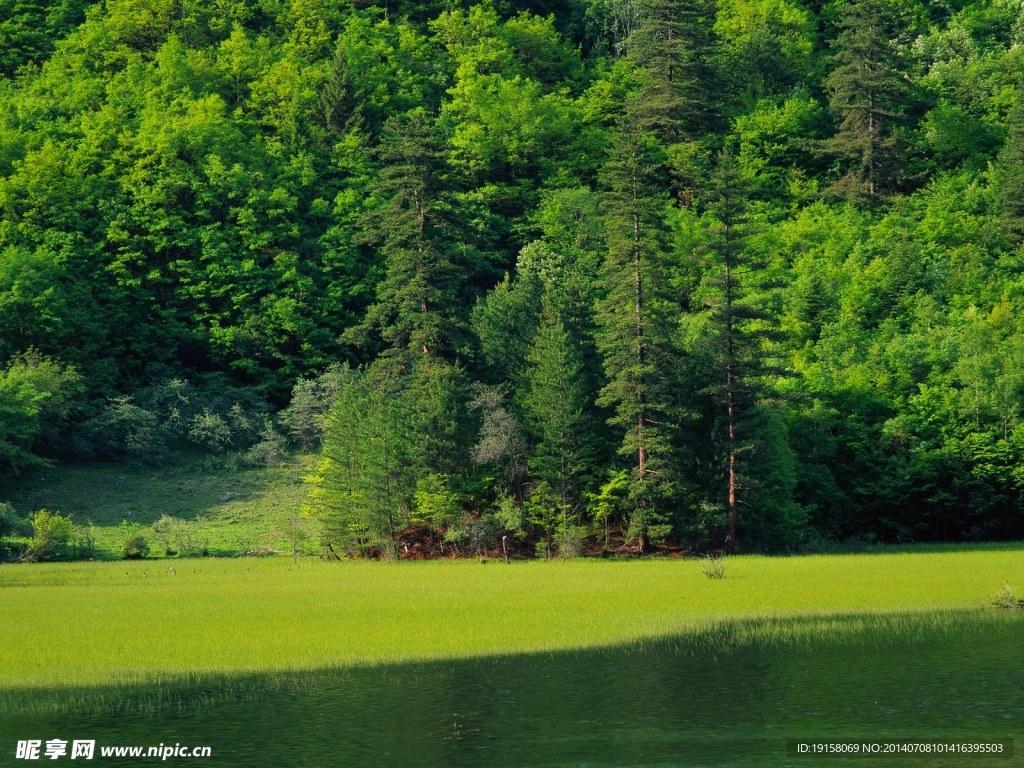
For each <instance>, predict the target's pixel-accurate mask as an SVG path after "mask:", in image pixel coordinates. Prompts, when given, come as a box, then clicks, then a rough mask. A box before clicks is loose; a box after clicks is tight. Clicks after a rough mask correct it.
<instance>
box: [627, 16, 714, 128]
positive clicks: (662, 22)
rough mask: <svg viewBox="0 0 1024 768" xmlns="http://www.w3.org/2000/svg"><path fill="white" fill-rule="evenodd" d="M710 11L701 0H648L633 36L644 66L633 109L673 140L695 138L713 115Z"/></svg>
mask: <svg viewBox="0 0 1024 768" xmlns="http://www.w3.org/2000/svg"><path fill="white" fill-rule="evenodd" d="M709 16H710V11H709V9H707V8H705V7H704V6H702V4H701V3H700V0H647V1H646V2H645V3H644V17H643V18H644V21H643V23H642V24H641V25H640V26H639V28H638V29H637V30H636V31H635V32H633V34H632V35H631V36H630V38H629V41H628V55H629V58H631V59H633V60H635V61H636V62H637V63H638V64H639V65H640V67H641V70H642V71H643V81H642V85H641V86H640V88H639V90H638V91H637V92H636V93H635V94H634V95H633V97H632V99H631V101H630V103H629V105H628V108H629V111H630V113H631V115H632V117H633V119H634V120H635V121H636V123H637V125H638V126H639V127H640V128H641V129H643V130H646V131H650V132H652V133H654V134H655V135H657V136H658V138H660V139H661V140H662V141H665V142H667V143H675V142H679V141H682V140H684V139H687V138H692V137H694V136H696V135H697V134H698V133H700V132H701V131H702V130H706V129H707V128H708V127H709V126H710V123H711V121H712V114H711V109H712V104H713V103H714V102H713V100H712V99H711V98H710V94H711V91H712V89H713V72H712V70H711V67H710V64H709V61H710V54H711V31H710V28H709V23H708V17H709Z"/></svg>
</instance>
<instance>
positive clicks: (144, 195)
mask: <svg viewBox="0 0 1024 768" xmlns="http://www.w3.org/2000/svg"><path fill="white" fill-rule="evenodd" d="M1022 43H1024V3H1022V2H1021V0H970V1H967V0H832V1H831V2H824V1H823V0H717V2H715V1H714V0H570V1H569V2H565V3H552V2H546V0H534V1H533V2H526V1H524V2H519V1H518V0H490V1H488V0H481V1H480V2H459V1H458V0H453V1H452V2H445V3H431V2H426V1H425V0H396V1H389V2H376V3H371V2H365V0H203V2H200V1H199V0H96V1H90V0H59V2H47V1H46V0H0V502H3V501H4V498H3V497H4V493H3V478H4V477H5V476H6V477H8V478H10V477H13V476H14V475H16V474H19V473H26V472H32V471H36V468H38V467H41V466H46V465H47V464H48V463H52V462H88V461H125V462H133V463H141V464H145V465H150V466H155V467H159V466H163V465H166V464H168V463H173V462H176V461H182V460H183V459H182V457H186V456H194V455H197V454H201V455H205V456H212V457H215V458H216V457H220V458H221V459H223V460H225V461H226V460H227V459H228V457H235V458H238V457H241V460H244V461H247V462H252V463H256V464H260V463H263V464H264V465H271V464H273V463H275V462H279V461H281V460H282V456H285V455H287V454H288V452H289V451H304V452H315V453H317V454H318V456H319V459H318V463H317V465H316V470H315V472H314V473H313V477H311V478H310V481H311V483H312V491H311V494H310V496H309V501H308V502H307V505H306V509H305V513H306V514H307V515H309V516H310V517H311V518H313V519H314V520H315V521H316V524H317V528H318V535H319V541H320V544H321V546H322V547H323V548H324V550H325V551H326V552H329V553H332V554H334V555H337V556H346V555H348V556H360V555H367V554H369V555H375V556H376V555H380V556H393V555H395V554H397V553H398V552H399V548H400V546H401V541H402V540H403V538H402V537H403V532H408V531H410V530H416V531H421V532H423V536H424V537H426V539H427V540H429V541H430V542H432V543H433V545H434V546H436V547H437V551H438V552H439V553H448V552H450V553H459V552H462V553H465V552H469V551H478V550H485V549H489V548H493V547H495V546H499V542H507V543H509V546H512V545H513V544H514V545H515V546H516V547H517V548H519V549H520V550H522V549H523V548H524V547H525V548H526V549H527V550H528V551H529V552H531V553H533V554H536V555H538V556H541V557H553V556H562V557H569V556H575V555H578V554H580V553H582V552H584V551H585V550H586V551H590V550H591V549H593V546H592V545H593V544H594V543H595V542H596V544H597V545H599V546H601V547H604V548H605V549H606V550H608V549H614V548H618V550H619V551H632V552H637V553H646V552H651V551H655V550H657V549H658V548H660V547H667V546H671V547H678V548H682V549H684V550H689V551H709V550H715V551H717V550H724V551H729V552H732V551H746V552H750V551H767V552H773V551H815V550H816V549H817V548H821V547H823V546H826V545H828V544H829V543H834V542H847V541H860V542H905V541H981V540H1000V539H1003V540H1005V539H1020V538H1024V495H1022V490H1024V424H1022V417H1024V327H1022V321H1021V320H1020V318H1022V317H1024V58H1022V57H1024V46H1022ZM4 509H5V505H3V504H0V536H3V535H4V534H5V533H6V532H7V530H13V528H14V527H16V526H17V524H18V521H17V520H16V519H15V517H16V515H14V513H13V511H12V510H11V508H10V507H6V510H7V511H6V512H5V511H4ZM5 526H6V528H7V530H5Z"/></svg>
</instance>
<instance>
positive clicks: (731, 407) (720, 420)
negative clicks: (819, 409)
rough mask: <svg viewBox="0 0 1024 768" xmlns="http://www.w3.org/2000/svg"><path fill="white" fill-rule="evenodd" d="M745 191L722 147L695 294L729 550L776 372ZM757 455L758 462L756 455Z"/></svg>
mask: <svg viewBox="0 0 1024 768" xmlns="http://www.w3.org/2000/svg"><path fill="white" fill-rule="evenodd" d="M750 192H751V189H750V185H749V184H748V183H747V181H746V180H745V179H743V178H742V177H741V175H740V173H739V168H738V164H737V163H736V161H735V160H734V159H733V158H732V157H731V156H730V155H728V154H727V153H723V154H722V155H721V156H720V157H719V162H718V165H717V167H716V169H715V172H714V175H713V177H712V180H711V187H710V189H709V191H708V195H707V208H708V211H707V212H708V214H709V215H710V217H711V219H712V222H713V224H712V231H711V236H710V239H709V241H708V242H707V243H706V244H705V245H704V246H703V248H702V249H701V250H702V252H703V257H704V259H705V265H704V268H705V274H704V279H703V281H702V286H701V293H702V294H703V303H704V306H705V308H706V312H707V320H708V323H707V331H706V335H705V336H704V338H703V339H702V342H701V344H702V346H703V347H704V349H705V352H706V353H707V355H708V359H709V363H710V370H711V372H712V374H711V375H712V376H713V381H712V383H711V385H710V386H709V387H708V388H707V390H706V392H707V394H709V395H711V397H712V399H713V401H714V402H715V407H716V411H717V418H716V423H717V425H718V426H717V429H720V430H721V435H722V439H721V443H722V444H723V451H722V452H723V454H724V464H725V472H724V474H725V480H726V482H725V486H726V487H725V509H726V516H727V533H726V538H725V548H726V549H727V550H728V551H730V552H731V551H734V550H735V548H736V539H737V527H738V523H739V517H740V507H741V506H743V505H744V503H745V502H746V501H749V496H750V495H751V494H752V493H753V486H754V484H755V483H756V480H755V479H754V478H752V477H751V475H750V473H748V472H746V471H745V469H746V465H748V464H749V458H750V455H751V452H752V451H753V450H754V449H755V446H756V444H757V439H758V437H757V432H758V426H757V425H758V424H759V423H761V422H762V421H764V419H761V418H760V415H759V412H760V410H761V409H762V408H763V407H764V401H765V400H766V398H767V394H768V390H767V386H766V380H767V379H768V378H769V377H771V376H773V375H778V374H781V373H782V371H781V370H780V369H779V368H778V366H772V365H771V358H770V355H771V352H770V343H771V342H772V341H775V340H777V339H778V338H779V333H778V330H777V327H776V326H777V319H776V315H775V313H773V312H772V311H770V308H769V307H768V306H766V304H767V303H768V301H769V300H770V299H771V297H772V294H773V292H774V291H775V290H776V287H777V285H776V281H775V280H774V279H773V276H772V274H771V273H770V271H769V270H768V269H767V265H766V263H765V259H764V258H763V257H762V256H761V255H760V254H759V253H758V251H757V250H756V249H754V248H753V247H751V243H750V239H751V237H752V226H751V224H750V216H749V210H748V206H749V195H750ZM771 423H772V424H773V425H774V422H771ZM714 442H718V441H717V440H716V441H714ZM759 461H761V463H762V464H764V462H763V460H761V458H760V457H759ZM790 490H792V489H790ZM745 494H746V495H745Z"/></svg>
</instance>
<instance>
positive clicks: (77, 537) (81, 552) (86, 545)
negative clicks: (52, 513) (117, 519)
mask: <svg viewBox="0 0 1024 768" xmlns="http://www.w3.org/2000/svg"><path fill="white" fill-rule="evenodd" d="M71 535H72V537H73V538H74V546H75V557H76V558H79V559H81V560H88V559H91V558H92V557H93V555H95V554H96V526H95V525H93V523H92V521H91V520H90V521H89V522H88V523H87V524H86V525H76V526H75V527H74V529H73V530H72V532H71Z"/></svg>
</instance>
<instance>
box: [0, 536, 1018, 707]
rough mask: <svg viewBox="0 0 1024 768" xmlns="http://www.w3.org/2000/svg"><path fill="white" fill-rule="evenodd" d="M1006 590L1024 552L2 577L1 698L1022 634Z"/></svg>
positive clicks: (160, 566) (16, 569)
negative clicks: (719, 567) (1001, 606)
mask: <svg viewBox="0 0 1024 768" xmlns="http://www.w3.org/2000/svg"><path fill="white" fill-rule="evenodd" d="M1004 582H1008V583H1010V584H1011V585H1014V586H1021V585H1024V546H1021V545H1018V546H1012V547H1011V546H990V547H974V548H966V547H964V548H957V549H949V550H947V551H941V552H934V551H932V552H916V551H915V550H914V549H913V548H910V549H907V550H901V551H900V552H898V553H894V554H870V555H828V556H809V557H790V558H769V557H756V556H749V557H737V558H733V559H731V560H730V561H729V562H728V566H727V572H726V577H725V578H724V579H720V580H718V579H708V578H706V577H705V576H704V575H703V573H702V572H701V568H700V565H699V563H698V562H696V561H692V560H649V561H634V562H607V561H570V562H566V563H557V562H527V563H515V564H513V565H511V566H507V565H504V564H503V563H497V562H492V563H490V564H488V565H486V566H482V565H480V564H479V563H477V562H475V561H463V562H454V563H453V562H431V563H375V562H371V563H367V562H345V563H321V562H319V561H318V560H314V559H307V560H304V561H302V563H301V567H298V568H296V567H294V566H293V565H292V564H291V562H290V561H289V560H286V559H284V558H277V559H269V560H253V559H245V560H238V559H234V560H222V559H218V560H182V561H169V560H163V561H158V562H141V563H70V564H44V565H4V566H0V688H6V689H8V690H16V689H26V688H33V687H47V686H88V685H107V684H128V683H134V682H143V681H153V680H172V679H181V678H182V677H187V676H190V675H191V676H197V675H198V676H203V675H217V674H237V673H246V672H257V671H287V670H301V669H319V668H328V667H338V666H348V665H367V664H385V663H396V662H405V661H412V660H426V659H443V658H461V657H469V656H480V655H489V654H505V653H522V652H537V651H556V650H564V649H574V648H587V647H598V646H605V645H614V644H619V643H628V642H635V641H638V640H643V639H644V638H654V637H660V636H665V635H672V634H686V633H700V632H704V633H707V632H711V633H712V636H714V635H715V634H716V633H717V634H721V635H722V636H725V635H728V634H729V632H731V631H732V630H726V629H723V628H726V627H730V626H736V625H737V623H743V625H744V626H746V627H754V629H753V630H747V631H753V632H755V634H759V636H762V637H768V638H771V637H775V636H777V637H778V638H779V639H784V638H786V637H790V638H791V639H794V638H798V637H799V635H800V632H801V631H804V630H801V631H797V630H793V629H786V627H787V626H789V627H799V626H803V625H801V624H799V623H796V624H793V623H792V622H790V623H787V620H788V619H789V618H791V617H821V620H820V621H818V622H816V623H815V624H814V625H813V626H814V627H815V629H813V632H814V634H815V635H816V636H818V637H821V636H827V635H828V634H830V633H832V632H846V631H849V628H850V625H851V622H856V621H863V618H860V619H855V618H853V617H855V616H861V617H863V616H865V615H869V616H870V615H872V614H875V615H887V616H889V617H890V618H891V620H892V621H893V622H898V621H901V619H900V615H905V614H907V613H915V612H917V613H920V612H935V611H939V612H943V611H946V612H948V611H954V612H959V613H949V614H944V615H947V616H950V617H953V616H958V617H959V618H958V619H956V621H961V622H962V621H964V620H965V619H964V616H965V614H964V613H963V612H964V611H974V613H973V614H971V615H973V616H994V615H997V614H998V615H1000V618H999V619H998V620H1000V621H1003V620H1005V621H1011V622H1014V621H1015V622H1018V623H1020V625H1021V626H1024V621H1022V617H1024V612H1021V611H1002V612H1000V611H998V610H997V609H994V608H987V609H986V608H984V606H986V605H987V604H988V602H989V599H990V597H991V595H992V594H993V593H994V592H995V591H997V590H998V589H999V588H1000V586H1001V585H1002V584H1003V583H1004ZM836 617H849V618H836ZM751 620H753V621H751ZM966 620H968V621H970V620H971V619H970V618H969V617H968V619H966ZM939 621H940V623H941V622H942V621H945V619H939ZM951 621H952V619H951ZM954 624H955V622H954ZM951 626H952V624H951ZM734 640H735V638H734Z"/></svg>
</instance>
